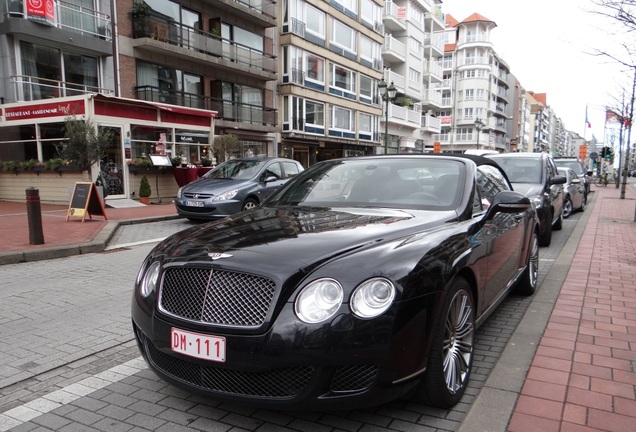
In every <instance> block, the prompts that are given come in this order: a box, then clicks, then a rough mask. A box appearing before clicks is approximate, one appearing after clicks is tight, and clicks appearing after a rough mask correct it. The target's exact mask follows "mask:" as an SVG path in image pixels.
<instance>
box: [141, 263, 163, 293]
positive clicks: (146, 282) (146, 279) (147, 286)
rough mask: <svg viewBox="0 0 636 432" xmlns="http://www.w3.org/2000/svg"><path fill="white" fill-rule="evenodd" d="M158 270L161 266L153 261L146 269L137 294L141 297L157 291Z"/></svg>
mask: <svg viewBox="0 0 636 432" xmlns="http://www.w3.org/2000/svg"><path fill="white" fill-rule="evenodd" d="M160 269H161V265H160V264H159V261H154V262H153V263H152V264H150V265H149V266H148V269H147V270H146V272H145V274H144V276H143V278H142V279H141V284H140V286H139V293H140V294H141V295H142V296H143V297H148V296H149V295H150V294H151V293H152V292H154V291H155V289H157V283H158V282H159V270H160Z"/></svg>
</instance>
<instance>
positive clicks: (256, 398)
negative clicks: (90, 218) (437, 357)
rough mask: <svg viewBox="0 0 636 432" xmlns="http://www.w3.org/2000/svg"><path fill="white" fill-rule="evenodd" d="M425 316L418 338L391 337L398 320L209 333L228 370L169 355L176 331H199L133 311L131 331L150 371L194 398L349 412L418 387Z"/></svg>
mask: <svg viewBox="0 0 636 432" xmlns="http://www.w3.org/2000/svg"><path fill="white" fill-rule="evenodd" d="M133 303H134V301H133ZM424 309H426V308H424ZM426 315H427V314H426V312H423V313H422V314H421V316H420V317H419V318H416V319H415V320H414V321H412V322H411V324H409V328H412V329H413V330H414V329H415V328H417V329H418V330H419V331H418V332H417V333H419V336H417V337H418V339H412V337H415V336H414V335H411V336H407V335H408V334H409V333H411V331H410V330H409V328H404V329H402V331H400V332H398V333H399V334H400V336H399V337H396V336H393V333H394V330H395V328H394V318H393V317H392V316H385V317H384V318H383V319H380V320H378V321H377V322H375V323H371V322H365V323H362V325H355V324H354V325H351V323H350V322H349V320H348V318H347V317H344V316H343V315H341V316H340V317H337V318H336V319H334V320H333V321H332V322H331V323H330V324H329V323H328V324H327V325H324V326H322V327H319V328H313V329H310V328H309V326H305V328H303V325H302V324H301V323H298V322H297V321H296V325H276V324H275V325H273V326H272V327H271V328H270V329H269V330H268V331H267V332H266V333H264V334H254V333H249V334H232V333H229V332H224V333H219V332H216V331H215V330H218V328H217V329H214V330H213V331H211V332H210V333H213V334H215V335H217V336H223V337H224V338H225V339H226V349H227V351H226V362H224V363H217V362H211V361H206V360H200V359H197V358H193V357H189V356H185V355H182V354H179V353H176V352H173V351H172V350H171V347H170V329H171V328H172V327H177V328H180V329H183V330H190V331H193V332H202V329H201V328H200V327H199V326H198V325H194V326H190V327H188V323H185V322H175V323H172V322H169V321H168V320H167V319H166V318H163V317H158V316H156V315H155V316H153V317H150V316H148V315H147V314H146V313H145V312H144V311H142V310H141V309H140V308H135V307H133V328H134V334H135V338H136V340H137V343H138V345H139V349H140V351H141V353H142V355H143V356H144V358H145V360H146V361H147V363H148V365H149V366H150V368H151V369H152V370H153V371H154V372H155V373H156V374H157V375H159V376H160V377H161V378H163V379H165V380H166V381H168V382H170V383H172V384H174V385H176V386H178V387H181V388H183V389H186V390H188V391H190V392H193V393H199V394H203V395H206V396H208V397H211V398H216V399H219V400H226V401H234V402H240V403H245V404H251V405H256V406H259V407H265V408H277V409H312V410H315V409H318V408H322V409H351V408H354V407H365V406H374V405H380V404H383V403H386V402H388V401H390V400H394V399H396V398H399V397H401V396H403V395H405V394H407V393H408V392H409V391H411V390H412V389H414V388H415V387H416V386H417V385H418V384H419V380H418V379H417V378H418V377H419V373H421V372H423V371H424V368H423V365H425V364H426V356H424V351H425V350H424V349H423V346H425V343H424V338H423V337H422V335H421V332H422V331H423V329H425V328H426V326H425V324H424V322H425V321H426ZM289 318H291V317H290V316H289V314H288V313H285V311H284V310H283V312H282V316H281V317H279V319H278V321H281V322H288V323H289V322H290V320H289ZM206 333H208V332H206ZM408 341H411V342H412V343H404V342H408ZM405 377H408V378H409V379H404V378H405ZM397 382H399V384H398V383H397Z"/></svg>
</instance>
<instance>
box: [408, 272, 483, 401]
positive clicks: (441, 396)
mask: <svg viewBox="0 0 636 432" xmlns="http://www.w3.org/2000/svg"><path fill="white" fill-rule="evenodd" d="M474 344H475V303H474V300H473V294H472V292H471V290H470V286H469V285H468V282H466V280H464V279H462V278H457V279H456V280H455V281H453V283H452V285H451V286H450V288H449V289H448V292H447V293H446V296H445V297H444V306H443V308H442V313H441V315H440V320H439V322H438V323H437V326H436V327H435V334H434V335H433V342H432V345H431V352H430V354H429V358H428V366H427V368H426V372H425V373H424V377H423V381H422V383H421V384H420V386H419V388H418V389H417V390H416V393H415V400H416V401H417V402H422V403H425V404H427V405H431V406H436V407H439V408H451V407H453V406H455V405H456V404H457V403H458V402H459V400H460V399H461V397H462V395H463V394H464V391H465V390H466V386H467V384H468V380H469V378H470V372H471V368H472V365H473V354H474Z"/></svg>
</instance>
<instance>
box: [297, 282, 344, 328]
mask: <svg viewBox="0 0 636 432" xmlns="http://www.w3.org/2000/svg"><path fill="white" fill-rule="evenodd" d="M342 298H343V291H342V286H341V285H340V284H339V283H338V281H336V280H334V279H318V280H316V281H313V282H312V283H310V284H309V285H307V286H306V287H305V288H303V290H302V291H301V293H300V295H299V296H298V298H297V299H296V305H295V309H296V315H298V318H300V320H301V321H304V322H306V323H309V324H313V323H319V322H322V321H325V320H327V319H329V318H331V317H332V316H333V315H334V314H335V313H336V311H337V310H338V308H339V307H340V304H341V303H342Z"/></svg>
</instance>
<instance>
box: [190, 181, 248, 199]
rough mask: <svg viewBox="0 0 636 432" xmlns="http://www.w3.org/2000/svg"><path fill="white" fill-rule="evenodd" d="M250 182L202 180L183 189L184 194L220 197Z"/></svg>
mask: <svg viewBox="0 0 636 432" xmlns="http://www.w3.org/2000/svg"><path fill="white" fill-rule="evenodd" d="M248 183H249V180H233V179H207V178H200V179H197V180H194V181H193V182H191V183H188V184H187V185H185V186H184V187H183V192H188V193H205V194H212V195H218V194H220V193H223V192H226V191H228V190H232V189H237V188H241V187H243V186H245V185H246V184H248Z"/></svg>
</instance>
